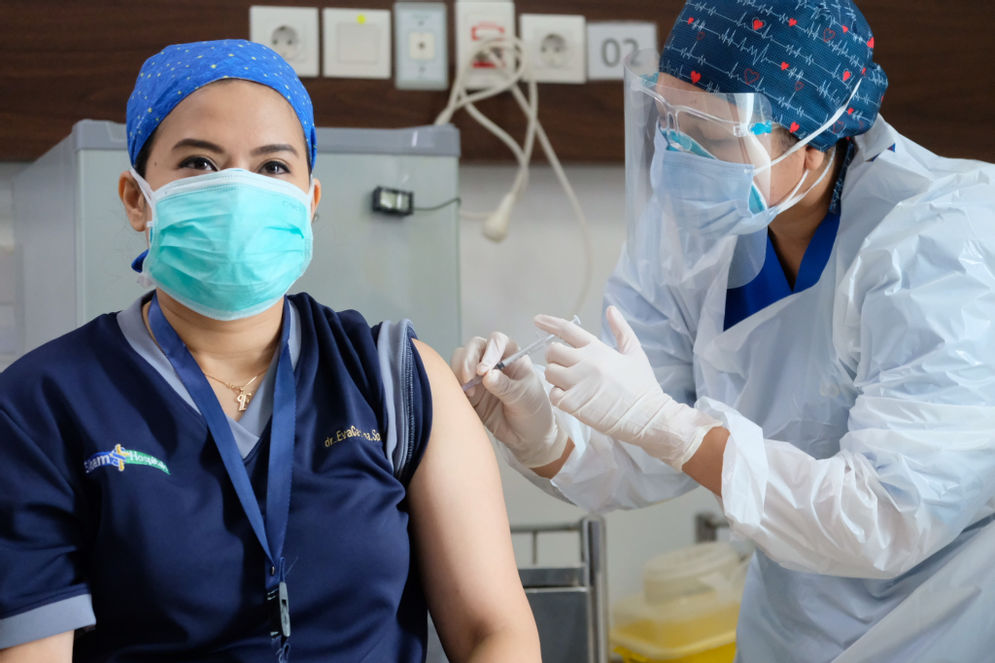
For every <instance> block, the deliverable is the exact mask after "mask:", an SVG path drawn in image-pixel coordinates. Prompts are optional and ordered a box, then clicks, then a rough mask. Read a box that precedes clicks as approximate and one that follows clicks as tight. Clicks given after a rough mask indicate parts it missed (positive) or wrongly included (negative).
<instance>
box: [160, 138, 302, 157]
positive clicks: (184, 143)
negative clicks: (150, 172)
mask: <svg viewBox="0 0 995 663" xmlns="http://www.w3.org/2000/svg"><path fill="white" fill-rule="evenodd" d="M182 147H196V148H200V149H202V150H210V151H211V152H216V153H218V154H221V153H223V152H224V149H222V147H221V146H220V145H217V144H215V143H212V142H211V141H209V140H201V139H200V138H184V139H183V140H181V141H179V142H177V143H176V145H173V150H178V149H180V148H182ZM275 152H290V153H291V154H293V155H294V156H299V154H298V152H297V149H296V148H294V146H293V145H290V144H289V143H273V144H271V145H263V146H261V147H257V148H255V149H254V150H252V155H253V156H259V155H261V154H273V153H275Z"/></svg>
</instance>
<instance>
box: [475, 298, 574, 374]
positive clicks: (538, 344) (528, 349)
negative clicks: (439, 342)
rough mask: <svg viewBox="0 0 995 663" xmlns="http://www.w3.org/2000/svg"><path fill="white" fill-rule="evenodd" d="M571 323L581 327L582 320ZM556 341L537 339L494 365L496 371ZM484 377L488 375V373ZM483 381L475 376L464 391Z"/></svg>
mask: <svg viewBox="0 0 995 663" xmlns="http://www.w3.org/2000/svg"><path fill="white" fill-rule="evenodd" d="M571 322H573V323H574V324H578V325H579V324H580V318H578V317H577V316H576V315H575V316H574V317H573V319H572V320H571ZM555 340H556V334H550V335H548V336H544V337H542V338H540V339H537V340H535V341H533V342H532V343H529V344H528V345H526V346H525V347H524V348H522V349H521V350H519V351H518V352H513V353H511V354H510V355H508V356H507V357H505V358H504V359H502V360H501V361H499V362H498V363H496V364H494V369H497V370H499V371H503V370H504V369H505V368H506V367H507V366H511V365H512V364H514V363H515V362H516V361H518V360H519V359H521V358H522V357H524V356H525V355H530V354H532V353H533V352H535V351H536V350H539V349H540V348H544V347H546V346H547V345H549V344H550V343H552V342H553V341H555ZM484 375H486V373H485V374H484ZM483 379H484V376H483V375H477V376H475V377H474V378H473V379H472V380H470V381H469V382H467V383H466V384H464V385H463V391H467V390H469V389H472V388H473V387H476V386H477V385H478V384H480V382H481V381H482V380H483Z"/></svg>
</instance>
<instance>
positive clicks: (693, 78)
mask: <svg viewBox="0 0 995 663" xmlns="http://www.w3.org/2000/svg"><path fill="white" fill-rule="evenodd" d="M700 80H701V74H699V73H698V72H697V71H692V72H691V82H692V83H694V84H696V85H697V83H698V81H700Z"/></svg>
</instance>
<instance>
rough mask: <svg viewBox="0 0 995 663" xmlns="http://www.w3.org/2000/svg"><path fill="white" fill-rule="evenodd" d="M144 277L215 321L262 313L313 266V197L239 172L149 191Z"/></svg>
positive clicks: (144, 188) (140, 182) (147, 188)
mask: <svg viewBox="0 0 995 663" xmlns="http://www.w3.org/2000/svg"><path fill="white" fill-rule="evenodd" d="M131 175H132V177H134V178H135V181H136V182H137V183H138V186H139V187H140V188H141V190H142V193H143V194H144V196H145V199H146V200H147V201H148V203H149V206H150V208H151V210H152V220H151V221H150V222H149V224H148V230H149V250H148V255H147V256H146V258H145V261H144V265H143V269H142V274H143V276H145V277H146V278H147V279H148V280H149V281H150V282H151V284H153V285H155V286H156V287H157V288H160V289H162V290H163V291H164V292H165V293H166V294H168V295H169V296H170V297H172V298H173V299H175V300H176V301H178V302H180V303H181V304H183V305H184V306H186V307H187V308H189V309H190V310H192V311H195V312H197V313H200V314H201V315H205V316H207V317H209V318H213V319H215V320H237V319H240V318H247V317H249V316H252V315H256V314H257V313H261V312H263V311H265V310H266V309H268V308H269V307H271V306H273V305H274V304H275V303H276V302H278V301H279V300H280V298H281V297H283V295H285V294H286V293H287V291H288V290H290V286H291V285H293V283H294V282H295V281H296V280H297V279H299V278H300V277H301V275H302V274H303V273H304V270H305V269H307V266H308V264H309V263H310V262H311V245H312V235H311V201H312V199H313V194H314V184H313V181H312V185H311V190H310V191H308V192H304V191H301V190H300V189H299V188H298V187H296V186H294V185H293V184H290V183H289V182H284V181H282V180H278V179H274V178H272V177H266V176H265V175H258V174H256V173H252V172H249V171H247V170H242V169H238V168H231V169H227V170H222V171H220V172H216V173H208V174H205V175H197V176H195V177H186V178H183V179H179V180H174V181H172V182H170V183H168V184H165V185H163V186H162V187H160V188H158V189H156V190H155V191H152V189H151V187H150V186H149V184H148V182H146V181H145V180H144V178H142V176H141V175H139V174H138V173H136V172H135V170H134V169H132V171H131Z"/></svg>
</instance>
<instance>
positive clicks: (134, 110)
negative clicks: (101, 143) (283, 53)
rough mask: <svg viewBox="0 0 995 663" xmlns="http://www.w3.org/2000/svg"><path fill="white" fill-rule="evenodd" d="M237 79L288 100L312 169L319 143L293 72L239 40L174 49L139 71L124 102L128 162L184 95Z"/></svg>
mask: <svg viewBox="0 0 995 663" xmlns="http://www.w3.org/2000/svg"><path fill="white" fill-rule="evenodd" d="M224 78H238V79H242V80H247V81H253V82H255V83H260V84H262V85H266V86H267V87H270V88H272V89H274V90H276V91H277V92H279V93H280V94H282V95H283V97H284V98H285V99H286V100H287V102H288V103H289V104H290V105H291V107H293V109H294V112H295V113H296V114H297V119H298V120H300V122H301V128H303V129H304V138H305V141H306V143H307V149H308V163H309V164H310V165H311V167H312V168H313V167H314V159H315V156H317V140H316V133H315V130H314V110H313V108H312V106H311V97H310V96H308V93H307V90H306V89H305V88H304V84H303V83H301V80H300V79H299V78H298V77H297V74H296V73H295V72H294V69H293V67H291V66H290V65H289V64H287V62H286V60H284V59H283V58H282V57H280V56H279V55H277V53H276V52H275V51H273V50H272V49H270V48H269V47H267V46H263V45H262V44H257V43H255V42H251V41H245V40H242V39H222V40H218V41H199V42H193V43H189V44H173V45H172V46H167V47H166V48H164V49H162V51H160V52H159V53H157V54H155V55H153V56H152V57H150V58H149V59H148V60H146V61H145V64H143V65H142V69H141V71H139V73H138V80H137V81H136V82H135V89H134V90H133V91H132V93H131V97H129V98H128V110H127V120H126V125H127V132H128V156H129V157H131V165H132V166H134V165H135V160H136V159H137V158H138V154H139V152H141V151H142V146H144V145H145V143H146V141H148V139H149V136H151V135H152V133H153V132H154V131H155V130H156V127H158V126H159V123H160V122H162V120H163V119H164V118H165V117H166V116H167V115H169V112H170V111H171V110H173V109H174V108H175V107H176V105H177V104H178V103H180V102H181V101H183V100H184V99H185V98H186V97H187V95H189V94H190V93H191V92H193V91H194V90H197V89H199V88H201V87H203V86H205V85H207V84H208V83H213V82H215V81H219V80H222V79H224Z"/></svg>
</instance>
